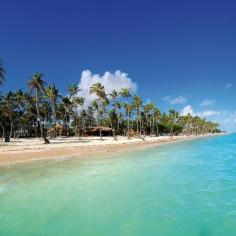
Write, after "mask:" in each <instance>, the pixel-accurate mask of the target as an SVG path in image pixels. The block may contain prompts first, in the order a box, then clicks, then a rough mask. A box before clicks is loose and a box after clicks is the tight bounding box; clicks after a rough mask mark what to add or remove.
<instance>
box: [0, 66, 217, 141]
mask: <svg viewBox="0 0 236 236" xmlns="http://www.w3.org/2000/svg"><path fill="white" fill-rule="evenodd" d="M4 75H5V71H4V69H3V67H2V63H1V62H0V85H3V83H4ZM28 88H29V90H28V91H23V90H18V91H15V92H13V91H9V92H7V93H5V94H4V93H0V135H1V136H2V138H5V140H9V139H11V138H13V137H14V138H17V137H22V136H29V137H39V136H40V137H46V136H47V135H49V134H50V135H51V136H53V137H56V136H57V135H58V132H57V131H58V128H60V130H61V132H60V135H66V136H72V135H74V136H77V137H79V138H80V137H81V136H82V135H84V134H85V133H86V131H88V130H89V129H90V130H91V128H92V127H93V128H94V127H95V128H97V129H96V130H98V133H97V134H98V135H99V136H100V138H101V139H102V133H103V132H104V130H105V131H107V129H105V127H107V128H108V127H109V128H110V129H108V131H110V133H111V134H112V135H113V136H114V138H115V137H116V135H126V136H127V137H128V138H130V137H132V136H139V137H141V136H142V135H160V134H166V133H168V134H171V135H172V134H180V133H185V134H203V133H209V132H211V133H212V132H220V130H219V129H218V124H217V123H214V122H210V121H207V120H205V119H202V118H200V117H197V116H191V115H190V114H188V115H187V116H181V115H180V114H179V113H178V112H177V111H175V110H173V109H171V110H169V112H168V113H161V111H160V110H159V109H158V108H157V106H156V105H155V104H154V103H147V104H144V102H143V100H142V98H141V97H140V96H138V95H133V94H132V93H131V90H130V89H128V88H123V89H121V90H120V91H116V90H113V91H112V92H111V93H110V94H107V93H106V91H105V88H104V86H103V85H102V84H101V83H95V84H93V85H92V86H91V87H90V94H95V95H96V99H95V100H94V101H93V102H92V103H91V104H89V106H87V107H85V106H84V102H85V98H84V97H82V96H80V92H81V91H80V89H79V88H78V86H77V85H76V84H72V85H70V86H69V87H68V89H67V91H68V95H66V96H62V95H60V93H59V90H58V89H57V87H56V85H55V84H52V85H49V86H47V85H46V83H45V81H44V79H43V75H42V74H41V73H35V74H34V75H32V76H31V78H30V80H29V81H28ZM94 134H96V132H95V133H94Z"/></svg>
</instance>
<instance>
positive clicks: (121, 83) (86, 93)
mask: <svg viewBox="0 0 236 236" xmlns="http://www.w3.org/2000/svg"><path fill="white" fill-rule="evenodd" d="M94 83H101V84H102V85H103V86H104V87H105V91H106V93H107V94H109V93H111V91H112V90H114V89H115V90H117V91H118V92H119V91H120V90H121V89H122V88H130V89H131V91H132V92H136V91H137V84H136V83H134V82H133V81H132V80H131V79H130V78H129V77H128V74H126V73H122V72H121V71H119V70H117V71H115V73H111V72H108V71H107V72H105V73H104V75H99V74H92V72H91V71H89V70H84V71H83V72H82V74H81V78H80V82H79V84H78V86H79V88H80V89H81V91H80V92H79V95H80V96H81V95H82V96H83V97H84V98H85V104H84V106H85V107H87V106H88V105H89V104H90V103H91V102H92V101H93V100H94V99H96V95H94V94H92V95H90V87H91V86H92V85H93V84H94Z"/></svg>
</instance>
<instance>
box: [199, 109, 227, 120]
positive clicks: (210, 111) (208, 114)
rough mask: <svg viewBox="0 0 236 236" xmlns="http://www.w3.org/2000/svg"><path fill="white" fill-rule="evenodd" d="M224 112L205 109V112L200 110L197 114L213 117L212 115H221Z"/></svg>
mask: <svg viewBox="0 0 236 236" xmlns="http://www.w3.org/2000/svg"><path fill="white" fill-rule="evenodd" d="M221 114H222V112H221V111H213V110H208V111H203V112H198V113H197V115H198V116H201V117H205V118H206V117H211V116H220V115H221Z"/></svg>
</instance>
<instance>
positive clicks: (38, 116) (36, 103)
mask: <svg viewBox="0 0 236 236" xmlns="http://www.w3.org/2000/svg"><path fill="white" fill-rule="evenodd" d="M35 96H36V97H35V98H36V102H35V105H36V111H37V119H38V123H39V127H40V135H41V138H43V126H42V123H41V119H40V114H39V105H38V89H36V95H35Z"/></svg>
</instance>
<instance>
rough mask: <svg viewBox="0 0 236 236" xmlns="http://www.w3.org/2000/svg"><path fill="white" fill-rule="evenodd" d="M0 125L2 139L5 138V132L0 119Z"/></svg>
mask: <svg viewBox="0 0 236 236" xmlns="http://www.w3.org/2000/svg"><path fill="white" fill-rule="evenodd" d="M0 126H1V128H2V139H4V138H5V135H6V132H5V128H4V126H3V124H2V122H1V121H0Z"/></svg>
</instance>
